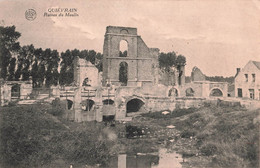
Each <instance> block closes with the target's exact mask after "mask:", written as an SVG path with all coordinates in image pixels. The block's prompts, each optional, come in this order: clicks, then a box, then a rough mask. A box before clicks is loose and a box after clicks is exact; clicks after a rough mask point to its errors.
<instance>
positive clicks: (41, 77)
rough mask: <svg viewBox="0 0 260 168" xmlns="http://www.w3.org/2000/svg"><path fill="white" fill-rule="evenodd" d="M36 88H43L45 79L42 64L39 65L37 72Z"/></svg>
mask: <svg viewBox="0 0 260 168" xmlns="http://www.w3.org/2000/svg"><path fill="white" fill-rule="evenodd" d="M38 76H39V77H38V86H39V87H41V86H43V82H44V78H45V65H44V64H43V63H41V64H40V68H39V70H38Z"/></svg>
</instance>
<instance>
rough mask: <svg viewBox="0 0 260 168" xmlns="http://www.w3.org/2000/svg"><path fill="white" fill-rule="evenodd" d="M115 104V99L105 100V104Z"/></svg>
mask: <svg viewBox="0 0 260 168" xmlns="http://www.w3.org/2000/svg"><path fill="white" fill-rule="evenodd" d="M113 104H114V101H113V100H111V99H106V100H103V105H113Z"/></svg>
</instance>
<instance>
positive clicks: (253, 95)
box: [249, 89, 255, 99]
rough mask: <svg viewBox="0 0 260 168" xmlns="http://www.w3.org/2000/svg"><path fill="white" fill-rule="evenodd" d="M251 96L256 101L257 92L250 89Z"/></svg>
mask: <svg viewBox="0 0 260 168" xmlns="http://www.w3.org/2000/svg"><path fill="white" fill-rule="evenodd" d="M249 96H250V99H255V91H254V89H249Z"/></svg>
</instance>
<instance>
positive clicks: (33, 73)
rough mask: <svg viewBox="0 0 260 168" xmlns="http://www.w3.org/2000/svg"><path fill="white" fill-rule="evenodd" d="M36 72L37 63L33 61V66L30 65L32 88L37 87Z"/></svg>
mask: <svg viewBox="0 0 260 168" xmlns="http://www.w3.org/2000/svg"><path fill="white" fill-rule="evenodd" d="M37 72H38V61H37V60H35V61H34V64H33V65H32V71H31V76H32V84H33V88H35V87H37V82H38V73H37Z"/></svg>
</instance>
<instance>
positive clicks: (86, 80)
mask: <svg viewBox="0 0 260 168" xmlns="http://www.w3.org/2000/svg"><path fill="white" fill-rule="evenodd" d="M89 82H90V80H89V78H85V79H84V81H83V83H82V86H91V85H90V84H89Z"/></svg>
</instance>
